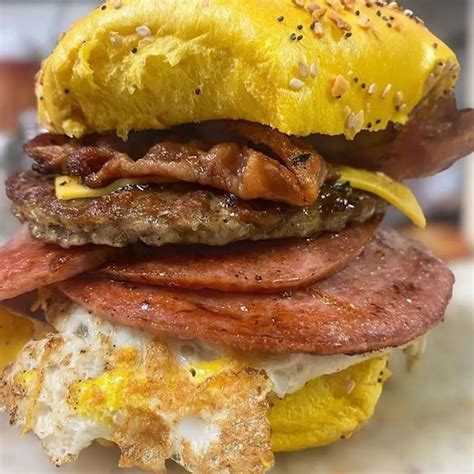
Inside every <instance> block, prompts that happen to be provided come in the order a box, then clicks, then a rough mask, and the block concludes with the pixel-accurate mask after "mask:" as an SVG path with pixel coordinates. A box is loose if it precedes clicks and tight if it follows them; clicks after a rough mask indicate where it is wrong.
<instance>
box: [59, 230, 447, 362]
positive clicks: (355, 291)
mask: <svg viewBox="0 0 474 474" xmlns="http://www.w3.org/2000/svg"><path fill="white" fill-rule="evenodd" d="M453 282H454V277H453V275H452V273H451V272H450V270H449V269H448V268H447V267H446V265H445V264H444V263H443V262H441V261H440V260H438V259H437V258H436V257H434V256H433V255H432V254H431V253H430V252H429V251H427V250H426V249H425V248H424V247H423V246H422V245H421V244H419V243H416V242H413V241H411V240H407V239H405V238H403V237H400V236H399V235H397V234H396V233H395V232H390V231H381V232H380V233H379V234H378V235H377V236H376V237H375V238H374V240H373V241H372V242H371V243H370V244H369V245H368V247H367V248H366V250H365V251H364V252H363V254H361V255H360V256H359V257H357V258H356V259H355V260H353V262H352V263H351V264H350V265H349V266H348V267H346V268H345V269H344V270H342V271H340V272H338V273H336V274H335V275H333V276H332V277H330V278H328V279H326V280H323V281H321V282H318V283H316V284H315V285H313V286H310V287H308V288H306V289H304V290H299V291H295V292H285V293H281V294H278V295H262V294H252V293H250V294H246V295H242V294H237V293H221V292H216V291H189V290H188V291H180V290H171V289H165V288H160V287H156V286H147V285H139V284H133V283H124V282H116V281H111V280H106V279H103V278H101V277H99V276H94V275H81V276H80V277H75V278H73V279H71V280H68V281H65V282H62V283H60V284H59V285H58V286H59V288H60V289H61V290H62V291H63V292H64V293H65V294H66V295H68V296H69V297H70V298H71V299H72V300H74V301H76V302H77V303H79V304H81V305H82V306H84V307H86V308H87V309H89V310H91V311H94V312H95V313H96V314H98V315H99V316H102V317H104V318H106V319H110V320H112V321H114V322H116V323H119V324H122V325H125V326H132V327H135V328H139V329H143V330H146V331H149V332H152V333H154V334H157V335H161V336H171V337H176V338H179V339H195V338H197V339H201V340H204V341H209V342H213V343H216V344H223V345H228V346H232V347H234V348H236V349H239V350H243V351H258V352H306V353H314V354H321V355H328V354H340V353H345V354H356V353H361V352H367V351H372V350H378V349H382V348H385V347H391V346H400V345H403V344H406V343H408V342H409V341H412V340H413V339H414V338H416V337H418V336H421V335H422V334H424V333H425V332H426V331H428V330H429V329H430V328H431V327H433V326H434V325H435V324H437V323H438V322H439V321H440V320H442V318H443V315H444V312H445V309H446V305H447V304H448V301H449V299H450V298H451V292H452V286H453Z"/></svg>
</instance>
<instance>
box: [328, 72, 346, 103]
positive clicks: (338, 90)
mask: <svg viewBox="0 0 474 474" xmlns="http://www.w3.org/2000/svg"><path fill="white" fill-rule="evenodd" d="M349 87H350V85H349V83H348V82H347V81H346V78H345V77H344V76H341V74H339V75H338V76H336V79H334V83H333V85H332V88H331V94H332V96H333V97H336V98H340V97H342V95H343V94H345V93H346V92H347V91H348V90H349Z"/></svg>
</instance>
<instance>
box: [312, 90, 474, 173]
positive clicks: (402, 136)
mask: <svg viewBox="0 0 474 474" xmlns="http://www.w3.org/2000/svg"><path fill="white" fill-rule="evenodd" d="M307 140H308V142H309V143H311V144H312V145H313V146H315V147H316V148H317V149H318V150H319V151H320V152H321V153H322V154H323V156H324V157H325V158H327V159H328V160H329V161H333V162H336V163H342V164H348V165H351V166H355V167H358V168H365V169H369V170H374V171H383V172H384V173H386V174H387V175H389V176H391V177H392V178H394V179H398V180H404V179H409V178H423V177H425V176H431V175H434V174H436V173H439V172H440V171H443V170H444V169H446V168H449V167H450V166H451V165H452V164H453V163H454V162H455V161H457V160H459V159H461V158H463V157H464V156H467V155H469V154H470V153H472V152H473V151H474V109H466V110H458V109H457V107H456V101H455V99H454V97H446V98H441V99H438V100H437V101H434V102H432V103H429V104H424V105H422V106H420V107H419V108H418V109H416V110H415V112H414V113H413V114H412V116H411V118H410V121H409V122H408V123H407V124H406V125H405V126H403V127H395V126H393V125H391V126H389V127H388V129H387V130H385V131H382V132H377V133H371V132H363V133H360V134H359V135H357V136H356V138H355V139H354V140H353V141H348V140H345V139H344V138H343V137H329V136H328V137H325V136H322V135H314V136H312V137H310V138H308V139H307Z"/></svg>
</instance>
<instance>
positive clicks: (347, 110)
mask: <svg viewBox="0 0 474 474" xmlns="http://www.w3.org/2000/svg"><path fill="white" fill-rule="evenodd" d="M343 111H344V116H345V118H346V119H347V117H349V115H351V113H352V110H351V108H350V107H349V106H348V105H346V106H345V107H344V109H343Z"/></svg>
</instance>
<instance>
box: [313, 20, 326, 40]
mask: <svg viewBox="0 0 474 474" xmlns="http://www.w3.org/2000/svg"><path fill="white" fill-rule="evenodd" d="M311 29H312V30H313V32H314V34H315V35H316V36H319V37H321V36H323V35H324V28H323V25H321V23H319V21H313V23H311Z"/></svg>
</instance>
